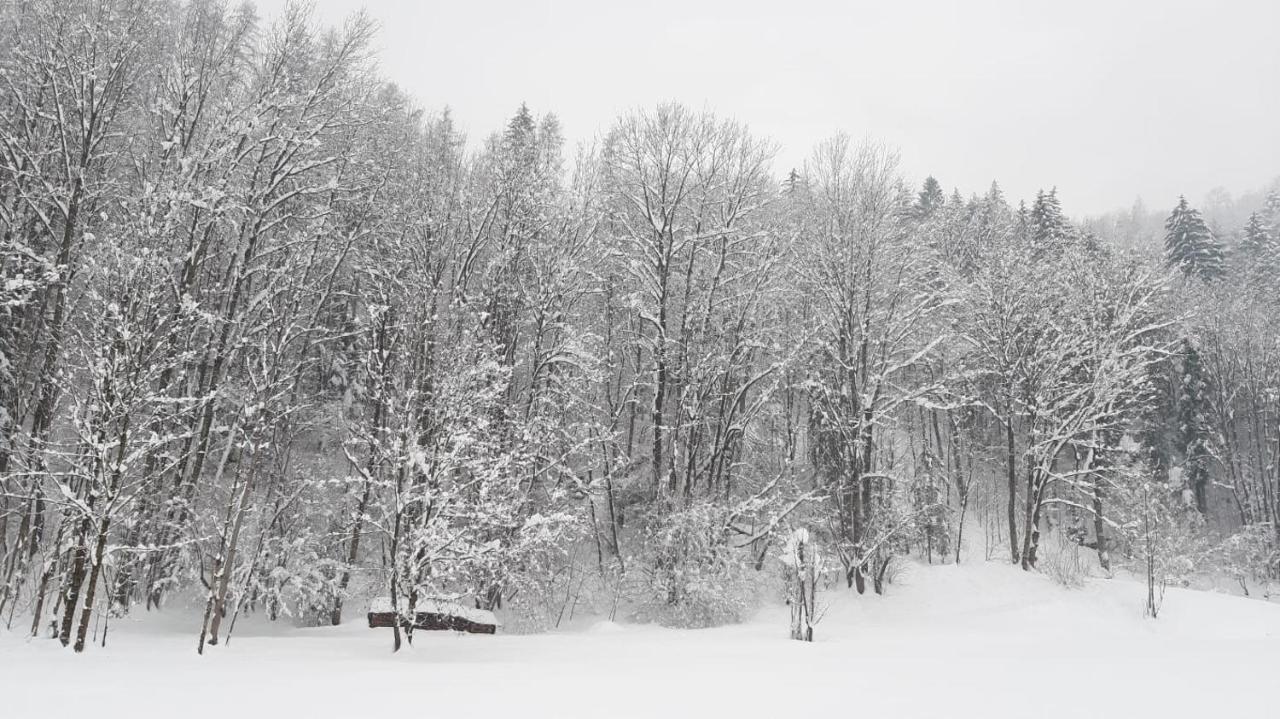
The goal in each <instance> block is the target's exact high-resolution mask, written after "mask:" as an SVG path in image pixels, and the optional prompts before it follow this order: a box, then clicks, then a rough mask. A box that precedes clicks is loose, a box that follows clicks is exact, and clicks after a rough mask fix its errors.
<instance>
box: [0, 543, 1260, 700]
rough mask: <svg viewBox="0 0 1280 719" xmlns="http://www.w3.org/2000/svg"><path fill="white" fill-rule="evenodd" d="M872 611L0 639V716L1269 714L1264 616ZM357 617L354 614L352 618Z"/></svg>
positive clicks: (994, 608) (929, 578)
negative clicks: (534, 626) (665, 621)
mask: <svg viewBox="0 0 1280 719" xmlns="http://www.w3.org/2000/svg"><path fill="white" fill-rule="evenodd" d="M889 591H890V595H889V596H887V597H876V596H870V595H868V596H863V597H857V596H855V595H853V593H852V592H850V591H847V590H837V591H832V592H830V593H828V594H826V595H824V596H820V603H821V601H822V600H824V599H825V601H826V602H827V603H828V605H829V610H828V612H827V613H826V615H825V616H824V618H823V619H822V621H821V623H819V624H818V626H817V629H816V635H815V638H816V641H815V642H814V643H813V644H804V643H801V642H794V641H790V640H788V639H787V610H786V608H785V607H782V606H778V607H770V608H766V609H765V610H763V611H761V612H760V613H759V614H758V615H757V616H756V617H755V618H754V619H753V620H752V621H750V622H747V623H744V624H741V625H737V626H730V627H723V628H718V629H707V630H671V629H662V628H658V627H652V626H636V625H621V624H611V623H607V622H595V623H592V622H589V621H588V622H584V623H582V626H577V627H575V628H573V629H571V630H566V631H561V632H555V633H550V634H539V635H502V634H499V635H497V636H479V635H461V634H453V633H440V632H423V633H419V634H418V635H417V637H416V638H415V646H413V647H408V648H406V649H404V650H402V651H401V652H400V653H399V654H395V655H393V654H392V653H391V637H390V632H389V630H371V629H368V628H367V627H366V626H364V624H363V617H362V616H361V615H360V614H354V615H351V616H350V619H349V623H348V624H347V625H345V626H342V627H336V628H318V629H297V628H291V627H286V626H279V625H270V624H267V623H265V622H264V623H248V622H243V621H242V622H241V623H240V625H239V626H237V628H236V633H235V635H234V637H233V639H232V641H231V643H230V644H229V645H227V646H224V647H214V648H212V649H211V650H210V651H208V652H207V653H206V655H205V656H203V657H200V656H197V655H196V653H195V644H196V628H197V627H198V623H199V620H198V617H195V616H191V615H187V614H184V613H164V614H152V615H150V616H148V615H147V614H146V613H140V614H139V617H138V618H136V619H130V620H122V621H118V622H117V623H116V624H115V625H114V626H113V627H112V629H111V632H112V633H111V635H110V638H109V641H108V643H107V646H106V647H105V648H102V647H98V646H93V647H90V648H88V649H86V651H85V653H84V654H83V655H80V656H76V655H74V654H72V653H71V652H70V651H69V650H66V649H63V648H62V647H60V646H59V645H58V644H57V642H55V641H51V640H48V639H37V640H32V639H28V638H26V637H25V636H23V635H21V634H18V633H14V634H3V633H0V717H3V718H4V719H26V718H27V717H31V718H33V719H58V718H60V717H77V719H84V718H92V719H115V718H116V717H121V718H123V717H131V718H134V717H219V718H220V719H242V718H256V717H271V718H273V719H292V718H293V717H299V718H306V719H309V718H312V717H317V718H319V717H344V718H349V719H366V718H371V719H384V718H385V719H391V718H393V717H449V718H453V717H491V716H492V717H505V718H507V719H528V718H531V717H588V716H590V717H831V716H850V717H970V716H972V717H984V718H985V719H992V718H995V717H1020V718H1021V717H1073V718H1082V717H1084V718H1088V719H1094V718H1097V717H1127V718H1130V719H1133V718H1138V717H1159V718H1160V719H1169V718H1170V717H1199V718H1202V719H1203V718H1204V717H1211V716H1234V717H1250V718H1253V717H1276V716H1280V714H1278V713H1277V712H1280V708H1278V707H1280V704H1277V701H1280V699H1278V696H1280V694H1278V693H1280V605H1278V604H1273V603H1268V602H1266V601H1261V600H1256V599H1244V598H1240V597H1233V596H1227V595H1223V594H1214V593H1209V592H1196V591H1189V590H1178V589H1170V590H1169V591H1168V593H1167V595H1166V597H1165V602H1164V610H1163V612H1162V613H1161V616H1160V618H1159V619H1157V620H1154V621H1153V620H1150V619H1145V618H1143V616H1142V600H1143V597H1144V587H1143V586H1142V585H1141V584H1139V583H1137V582H1134V581H1131V580H1127V579H1120V578H1116V579H1110V580H1104V579H1092V580H1089V581H1088V583H1087V585H1086V586H1085V587H1083V588H1079V589H1066V588H1063V587H1061V586H1059V585H1057V584H1055V583H1053V582H1052V581H1051V580H1049V579H1048V578H1046V577H1044V576H1041V575H1038V574H1027V573H1024V572H1022V571H1020V570H1018V569H1015V568H1012V567H1010V566H1008V565H1007V564H1002V563H996V562H992V563H985V564H984V563H975V564H966V565H962V566H958V567H957V566H923V565H918V564H913V565H911V566H910V567H909V568H908V569H907V570H906V572H905V575H904V576H903V577H901V578H900V579H899V580H898V583H897V584H894V585H892V586H891V587H890V590H889ZM352 609H353V610H359V609H362V608H356V607H353V608H352Z"/></svg>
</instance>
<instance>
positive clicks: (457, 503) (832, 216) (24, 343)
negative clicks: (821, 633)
mask: <svg viewBox="0 0 1280 719" xmlns="http://www.w3.org/2000/svg"><path fill="white" fill-rule="evenodd" d="M373 41H374V32H373V27H372V24H371V23H370V22H368V21H367V20H365V19H363V18H362V17H360V16H356V17H353V18H352V19H351V20H349V21H348V22H347V23H346V24H345V25H344V26H343V27H341V28H338V29H328V28H323V27H320V26H319V25H318V24H317V23H316V22H314V21H313V20H312V19H311V17H310V15H309V13H308V12H307V11H306V10H305V9H304V8H303V7H301V6H294V7H292V8H291V9H290V10H288V11H287V12H286V13H285V14H284V15H283V16H282V17H280V18H278V19H275V20H273V21H271V22H265V21H261V20H259V19H258V18H257V17H256V16H255V13H254V11H253V9H252V8H251V7H250V6H247V5H246V6H242V7H233V6H229V5H228V4H226V3H223V2H218V1H217V0H189V1H187V2H177V1H176V0H0V622H3V623H5V624H7V625H9V626H10V627H11V628H15V630H19V629H20V630H21V631H24V632H27V631H29V632H30V633H31V634H33V635H36V636H53V637H56V638H58V639H59V640H60V641H61V642H62V644H64V645H69V646H73V647H74V648H75V650H77V651H79V650H82V649H83V648H85V646H86V644H87V643H88V642H89V641H91V639H92V638H91V632H94V633H97V632H99V630H100V625H101V627H102V628H101V635H102V640H103V641H105V638H106V630H105V627H106V626H109V622H110V620H111V618H112V617H120V616H122V615H125V614H127V613H137V612H146V611H150V610H155V609H157V608H162V607H166V606H168V605H170V604H173V603H177V602H183V603H188V604H192V603H193V604H195V605H197V606H198V607H199V608H200V611H201V612H202V616H203V622H202V623H201V624H200V625H199V626H193V627H192V632H193V633H192V639H193V642H195V641H196V640H197V635H198V642H199V646H200V648H201V650H202V651H203V650H204V649H205V648H206V645H213V644H218V643H219V641H220V640H225V638H226V637H227V636H228V635H229V633H230V632H231V631H232V628H233V627H234V624H235V621H236V619H237V617H239V616H242V615H245V614H250V613H252V614H259V615H265V616H268V617H270V618H272V619H275V618H281V619H283V618H290V621H295V622H302V623H312V624H337V623H339V622H342V621H347V620H350V619H351V618H352V616H355V617H356V618H357V619H359V615H360V613H361V612H362V611H363V608H364V607H366V606H367V605H368V601H369V600H370V599H371V598H373V597H390V599H391V601H392V603H393V606H394V607H395V608H396V611H400V612H413V611H414V607H415V606H416V605H419V604H421V603H425V602H427V601H441V600H450V601H457V602H461V603H465V604H467V605H473V606H475V607H478V608H484V609H501V610H502V611H503V613H504V615H505V616H506V617H507V622H508V624H509V625H511V626H513V627H519V628H521V629H524V630H529V631H533V630H538V629H541V628H549V627H552V626H555V625H557V624H558V623H559V622H561V621H562V620H563V619H564V618H565V617H566V616H570V615H572V614H574V613H575V612H580V613H581V612H595V613H598V614H600V615H602V616H609V617H614V616H619V617H624V616H625V617H626V618H630V619H634V620H636V621H654V622H660V623H664V624H671V625H680V626H708V625H713V624H720V623H726V622H733V621H736V620H738V619H740V618H741V617H742V616H743V615H744V613H745V612H747V611H748V610H750V609H751V608H752V607H753V606H754V604H755V603H756V602H757V601H760V600H761V599H762V597H763V596H764V595H766V594H768V593H769V592H775V593H776V591H777V590H778V587H779V586H783V585H784V584H785V586H787V587H790V589H788V590H787V591H792V592H793V595H792V598H793V601H794V605H793V606H794V607H795V609H796V611H798V612H800V614H801V616H800V617H799V618H798V619H797V620H796V621H797V622H798V623H799V624H800V625H801V626H800V630H801V633H802V634H803V633H805V632H806V631H807V632H808V633H809V635H810V636H811V632H812V616H809V617H806V616H804V612H806V611H809V612H812V611H813V603H812V599H813V593H814V592H816V591H819V590H820V589H822V586H823V583H822V582H821V581H820V580H819V578H818V577H819V576H820V575H821V576H827V577H836V578H838V587H835V588H829V589H826V591H850V592H859V593H862V592H867V591H871V592H877V593H882V592H885V591H886V587H887V585H889V584H890V583H891V582H892V581H893V580H894V578H895V573H896V572H897V568H898V566H899V564H900V562H901V561H902V558H903V557H907V556H913V557H917V558H919V559H920V560H921V561H926V562H948V563H950V562H966V561H971V560H972V561H981V560H984V559H1000V560H1002V561H1009V562H1012V563H1014V564H1015V565H1017V566H1019V567H1021V568H1022V569H1025V570H1028V571H1041V572H1048V573H1051V574H1053V575H1054V576H1056V577H1059V578H1061V579H1062V580H1063V581H1066V582H1069V581H1071V579H1072V576H1073V572H1074V571H1076V570H1074V569H1073V568H1072V567H1073V566H1074V565H1078V564H1080V563H1081V562H1084V561H1086V560H1087V561H1088V562H1090V563H1092V564H1093V565H1095V566H1097V567H1098V568H1100V570H1101V571H1103V572H1118V571H1126V572H1133V573H1134V574H1135V575H1137V576H1139V577H1145V578H1146V579H1147V591H1148V597H1147V606H1148V611H1149V612H1150V613H1151V614H1152V615H1155V614H1156V613H1157V612H1158V611H1159V608H1160V596H1161V592H1162V589H1163V587H1165V586H1169V585H1173V584H1185V583H1189V582H1193V581H1194V580H1195V578H1196V577H1204V576H1214V577H1219V578H1223V579H1225V581H1227V582H1229V583H1230V584H1231V585H1232V586H1234V587H1236V588H1237V590H1238V591H1239V592H1241V593H1252V594H1260V593H1262V592H1263V591H1264V590H1265V588H1266V587H1267V586H1268V584H1269V583H1270V582H1273V581H1275V580H1280V321H1278V320H1280V294H1278V293H1277V291H1276V287H1277V282H1278V280H1280V236H1278V234H1280V184H1277V185H1273V186H1272V187H1271V188H1264V190H1263V191H1262V192H1261V193H1259V194H1257V195H1250V196H1249V200H1248V201H1247V202H1245V201H1242V203H1241V206H1240V207H1236V206H1235V205H1231V206H1230V207H1229V208H1228V209H1229V210H1230V211H1229V212H1228V211H1224V212H1220V213H1218V215H1217V217H1216V219H1213V220H1212V221H1210V220H1209V219H1206V217H1205V216H1202V215H1201V213H1200V212H1199V211H1197V209H1196V208H1195V207H1193V205H1192V204H1191V203H1189V202H1188V201H1187V200H1186V199H1182V198H1161V200H1162V201H1161V204H1162V205H1167V208H1162V209H1161V210H1159V211H1158V216H1159V219H1160V222H1159V223H1154V224H1153V222H1152V221H1151V214H1152V213H1150V212H1148V211H1147V210H1145V209H1144V208H1135V209H1134V211H1133V212H1131V213H1118V214H1116V215H1114V216H1110V217H1106V218H1099V219H1095V220H1092V221H1089V222H1087V223H1077V222H1073V221H1072V220H1071V219H1070V218H1069V216H1068V214H1067V213H1066V211H1064V209H1063V207H1062V205H1061V203H1060V200H1059V197H1058V193H1057V192H1056V191H1055V190H1053V189H1047V190H1046V191H1043V192H1039V193H1037V194H1036V196H1035V197H1034V198H1028V200H1027V201H1026V202H1022V201H1018V200H1016V199H1013V198H1007V197H1006V196H1005V195H1004V193H1003V192H1002V191H1001V189H1000V187H999V186H998V185H997V184H996V183H992V185H991V186H990V188H982V191H981V193H980V194H962V193H961V192H959V191H947V190H944V189H943V186H942V185H941V184H940V183H939V182H938V181H937V180H935V179H933V178H928V179H927V180H925V181H924V182H923V184H922V185H921V184H919V183H916V182H914V181H909V180H908V179H906V178H905V177H904V173H903V172H902V171H901V170H900V168H899V165H898V161H897V157H896V154H895V153H894V152H893V151H891V150H889V149H886V148H884V147H881V146H878V145H876V144H874V143H870V142H857V141H853V140H851V139H849V138H848V137H846V136H837V137H833V138H831V139H829V140H827V141H825V142H823V143H821V144H820V145H818V146H817V147H816V148H815V149H814V150H813V152H812V154H811V156H810V159H809V160H808V161H807V162H806V163H804V164H803V165H802V166H800V167H797V168H795V169H794V170H791V171H790V172H781V173H779V172H778V171H777V168H776V167H775V162H774V152H775V147H774V145H773V144H772V143H771V142H770V141H769V140H767V139H765V138H761V137H758V136H755V135H753V134H752V133H751V132H750V130H749V129H748V128H747V127H746V126H745V125H743V124H741V123H739V122H734V121H729V120H726V119H724V118H721V117H717V116H716V115H714V114H711V113H709V112H702V111H694V110H691V109H689V108H687V107H683V106H681V105H678V104H666V105H661V106H658V107H654V108H646V109H638V110H636V111H634V112H630V113H627V114H625V115H624V116H622V117H619V118H618V119H617V120H616V121H615V122H614V123H613V124H612V126H611V127H608V128H603V129H602V131H601V134H600V135H599V136H598V139H597V140H596V141H595V142H594V143H591V144H589V145H586V146H583V147H579V148H568V147H566V146H565V145H566V143H565V142H564V140H563V138H562V133H561V129H560V127H559V125H558V123H557V120H556V118H555V115H554V114H551V113H550V112H548V113H547V114H542V115H538V114H535V113H534V112H533V111H532V110H530V109H529V108H527V107H525V106H523V105H519V104H518V102H519V99H518V98H516V99H514V101H513V108H512V109H513V114H512V116H511V117H510V118H509V120H508V121H507V122H506V123H505V129H504V130H503V131H502V132H500V133H499V134H496V135H494V136H492V137H489V138H487V139H485V140H484V141H483V142H473V143H471V144H468V142H467V140H466V138H464V136H463V135H462V134H461V132H460V131H459V129H458V128H456V127H455V126H454V123H453V122H452V121H451V118H450V116H449V114H448V113H447V112H434V113H433V112H429V111H425V110H423V109H421V108H420V107H419V106H418V105H416V104H415V101H414V100H413V99H412V98H409V97H406V96H405V95H404V94H403V93H402V92H400V91H399V90H397V88H396V87H395V86H393V85H391V84H389V83H388V82H386V81H385V80H384V79H382V78H381V77H380V76H379V75H378V73H377V70H376V68H375V66H374V63H373V46H372V44H371V43H372V42H373ZM443 100H447V98H444V99H442V101H443ZM546 109H547V110H554V108H546ZM1099 171H1100V172H1105V168H1099ZM1051 181H1052V178H1048V182H1046V188H1048V187H1051ZM1268 190H1269V192H1268ZM1219 199H1220V200H1221V198H1219ZM1117 200H1118V204H1123V203H1124V202H1126V201H1127V198H1117ZM1227 204H1229V205H1230V203H1227ZM972 547H978V548H979V549H977V550H974V549H971V548H972ZM981 547H985V548H986V552H987V553H988V554H989V555H990V556H988V557H983V556H981V551H982V550H981ZM972 552H977V553H978V556H970V553H972ZM15 623H19V625H20V626H18V625H15ZM806 623H807V624H808V628H807V629H805V627H804V626H803V625H805V624H806ZM409 631H411V630H409ZM410 638H411V637H410ZM400 641H401V638H400V630H399V629H396V636H395V642H396V645H397V646H399V644H400Z"/></svg>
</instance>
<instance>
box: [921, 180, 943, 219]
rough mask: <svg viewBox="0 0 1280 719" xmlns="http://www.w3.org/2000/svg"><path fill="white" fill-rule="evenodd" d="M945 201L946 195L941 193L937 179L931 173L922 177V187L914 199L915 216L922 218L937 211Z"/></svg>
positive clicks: (940, 186)
mask: <svg viewBox="0 0 1280 719" xmlns="http://www.w3.org/2000/svg"><path fill="white" fill-rule="evenodd" d="M945 203H946V196H945V195H943V194H942V185H941V184H939V183H938V181H937V179H935V178H934V177H933V175H930V176H928V177H926V178H924V187H923V188H921V190H920V196H919V197H918V198H917V199H916V207H915V211H916V217H918V218H920V219H922V220H923V219H925V218H927V217H929V216H931V215H933V213H935V212H937V211H938V210H939V209H940V208H941V207H942V206H943V205H944V204H945Z"/></svg>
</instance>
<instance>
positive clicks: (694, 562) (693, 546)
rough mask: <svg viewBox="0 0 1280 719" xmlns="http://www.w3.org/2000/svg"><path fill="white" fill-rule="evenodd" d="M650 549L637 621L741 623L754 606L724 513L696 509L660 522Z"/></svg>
mask: <svg viewBox="0 0 1280 719" xmlns="http://www.w3.org/2000/svg"><path fill="white" fill-rule="evenodd" d="M645 544H646V548H647V550H648V556H647V557H646V559H647V561H646V562H645V570H644V581H643V586H641V587H639V588H638V589H639V591H640V593H641V596H639V597H638V600H639V605H638V607H637V609H636V612H635V618H636V619H637V620H640V621H652V622H657V623H659V624H662V625H664V626H673V627H712V626H717V625H721V624H729V623H732V622H737V621H740V620H741V619H742V618H743V617H744V616H745V614H746V613H747V611H748V610H749V609H751V608H752V607H753V606H754V605H755V594H756V592H755V591H754V588H753V583H752V582H751V577H750V569H749V568H748V567H747V566H746V565H745V557H744V555H743V554H742V552H741V551H740V550H738V549H736V548H734V547H733V546H732V545H731V544H730V543H729V541H728V537H727V536H726V534H725V510H724V508H722V507H718V506H716V505H714V504H711V503H700V504H695V505H693V506H691V507H688V508H687V509H683V510H680V511H675V512H672V513H670V514H668V515H666V516H665V517H662V518H661V519H660V520H659V521H658V523H657V524H656V525H655V526H654V527H653V528H652V529H650V530H649V532H648V536H647V537H646V538H645Z"/></svg>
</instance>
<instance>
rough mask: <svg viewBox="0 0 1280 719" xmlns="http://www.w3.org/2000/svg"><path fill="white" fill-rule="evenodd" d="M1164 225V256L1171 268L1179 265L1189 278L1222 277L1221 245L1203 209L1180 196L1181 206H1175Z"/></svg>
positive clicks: (1209, 278)
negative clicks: (1210, 229)
mask: <svg viewBox="0 0 1280 719" xmlns="http://www.w3.org/2000/svg"><path fill="white" fill-rule="evenodd" d="M1164 227H1165V237H1164V256H1165V262H1167V263H1168V265H1169V266H1170V267H1177V268H1178V269H1180V270H1182V273H1183V274H1184V275H1186V276H1187V277H1198V278H1199V279H1201V280H1205V281H1209V280H1213V279H1216V278H1218V277H1220V276H1222V272H1223V266H1222V265H1223V253H1222V246H1221V245H1220V244H1218V240H1217V239H1216V238H1214V236H1213V233H1212V232H1210V231H1209V227H1208V226H1207V225H1206V224H1205V222H1204V218H1202V217H1201V216H1200V212H1199V211H1198V210H1196V209H1194V208H1192V207H1190V206H1189V205H1187V198H1186V197H1179V198H1178V206H1177V207H1175V208H1173V212H1172V213H1171V214H1170V215H1169V219H1168V220H1166V221H1165V224H1164Z"/></svg>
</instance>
